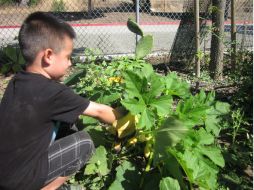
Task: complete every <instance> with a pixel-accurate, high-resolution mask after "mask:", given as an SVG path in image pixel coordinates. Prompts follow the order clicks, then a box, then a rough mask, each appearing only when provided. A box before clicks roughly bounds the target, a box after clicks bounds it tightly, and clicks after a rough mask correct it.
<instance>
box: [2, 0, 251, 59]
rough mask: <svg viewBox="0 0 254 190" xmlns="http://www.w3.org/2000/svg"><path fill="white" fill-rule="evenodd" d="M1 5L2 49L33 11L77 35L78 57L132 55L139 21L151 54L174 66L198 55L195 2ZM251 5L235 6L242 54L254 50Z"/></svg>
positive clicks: (204, 11)
mask: <svg viewBox="0 0 254 190" xmlns="http://www.w3.org/2000/svg"><path fill="white" fill-rule="evenodd" d="M230 2H231V0H226V8H225V41H226V42H228V43H230V30H231V28H230V27H231V26H230ZM135 8H136V0H87V1H85V0H72V1H67V0H44V1H42V0H0V47H1V48H3V47H5V46H7V45H8V44H15V43H17V40H16V37H17V35H18V31H19V27H20V25H21V24H22V22H23V20H24V19H25V18H26V17H27V15H28V14H30V13H32V12H34V11H47V12H52V13H53V14H55V15H56V16H57V17H59V18H62V19H64V20H65V21H67V22H68V23H70V24H71V25H72V26H73V28H74V29H75V31H76V33H77V39H76V40H75V51H74V52H75V53H77V54H79V53H83V52H84V49H85V48H93V49H97V50H98V51H99V53H100V54H102V55H112V54H114V55H115V54H132V53H133V52H134V51H135V45H136V37H135V35H134V34H133V33H131V32H130V31H129V30H128V29H127V27H126V22H127V20H128V18H133V19H136V18H138V21H139V23H140V25H141V28H142V29H143V30H144V33H146V34H152V35H153V36H154V48H153V52H157V53H158V52H159V53H160V52H162V53H164V52H165V53H169V54H170V55H171V56H170V58H171V59H172V60H186V59H187V60H190V59H191V58H192V56H193V55H194V53H195V52H194V51H195V45H194V44H195V31H194V29H195V27H194V0H139V13H138V14H137V13H136V9H135ZM211 10H212V6H211V1H210V0H200V18H201V19H200V22H201V23H200V26H201V30H200V32H201V33H200V34H201V46H202V48H203V49H204V51H209V49H210V39H211V30H210V28H211V14H210V13H211ZM252 13H253V1H252V0H236V24H237V42H238V43H237V44H238V48H247V49H251V50H252V46H253V40H252V38H253V18H252ZM0 61H1V60H0Z"/></svg>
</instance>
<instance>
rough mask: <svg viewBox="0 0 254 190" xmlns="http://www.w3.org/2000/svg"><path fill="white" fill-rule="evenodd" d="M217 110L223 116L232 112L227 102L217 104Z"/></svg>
mask: <svg viewBox="0 0 254 190" xmlns="http://www.w3.org/2000/svg"><path fill="white" fill-rule="evenodd" d="M215 109H216V110H218V111H219V112H220V113H221V114H227V113H228V112H229V111H230V105H229V104H228V103H226V102H216V104H215Z"/></svg>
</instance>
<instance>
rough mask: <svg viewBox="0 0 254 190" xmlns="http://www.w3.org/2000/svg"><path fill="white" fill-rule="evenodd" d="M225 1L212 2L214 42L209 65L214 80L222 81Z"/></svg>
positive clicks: (212, 42)
mask: <svg viewBox="0 0 254 190" xmlns="http://www.w3.org/2000/svg"><path fill="white" fill-rule="evenodd" d="M225 2H226V1H225V0H212V6H213V11H212V26H213V30H212V40H211V54H210V57H211V61H210V64H209V71H210V75H211V77H212V78H213V79H222V74H223V52H224V44H223V36H224V13H225V5H226V3H225Z"/></svg>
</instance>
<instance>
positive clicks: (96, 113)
mask: <svg viewBox="0 0 254 190" xmlns="http://www.w3.org/2000/svg"><path fill="white" fill-rule="evenodd" d="M83 115H87V116H90V117H94V118H96V119H98V120H100V121H102V122H104V123H108V124H112V123H113V122H114V121H115V120H117V119H119V118H120V117H121V114H120V113H118V112H117V111H116V110H115V109H113V108H112V107H110V106H107V105H104V104H99V103H96V102H92V101H90V103H89V105H88V107H87V108H86V109H85V111H84V112H83Z"/></svg>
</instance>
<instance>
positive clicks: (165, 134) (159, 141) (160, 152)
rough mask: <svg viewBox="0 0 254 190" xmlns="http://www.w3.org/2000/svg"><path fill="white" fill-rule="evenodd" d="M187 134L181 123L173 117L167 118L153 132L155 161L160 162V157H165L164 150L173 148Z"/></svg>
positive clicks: (186, 129)
mask: <svg viewBox="0 0 254 190" xmlns="http://www.w3.org/2000/svg"><path fill="white" fill-rule="evenodd" d="M187 132H188V128H186V127H185V126H184V124H183V123H182V122H180V121H179V120H177V119H175V118H173V117H169V118H167V119H166V120H165V121H164V123H163V124H162V126H161V127H160V128H159V129H157V130H156V131H155V145H154V151H155V153H154V156H155V159H159V160H160V158H161V157H166V156H165V155H166V154H167V153H166V149H167V148H168V147H172V146H175V145H176V144H177V143H178V142H179V141H180V140H182V139H183V138H184V136H185V135H186V133H187Z"/></svg>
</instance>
